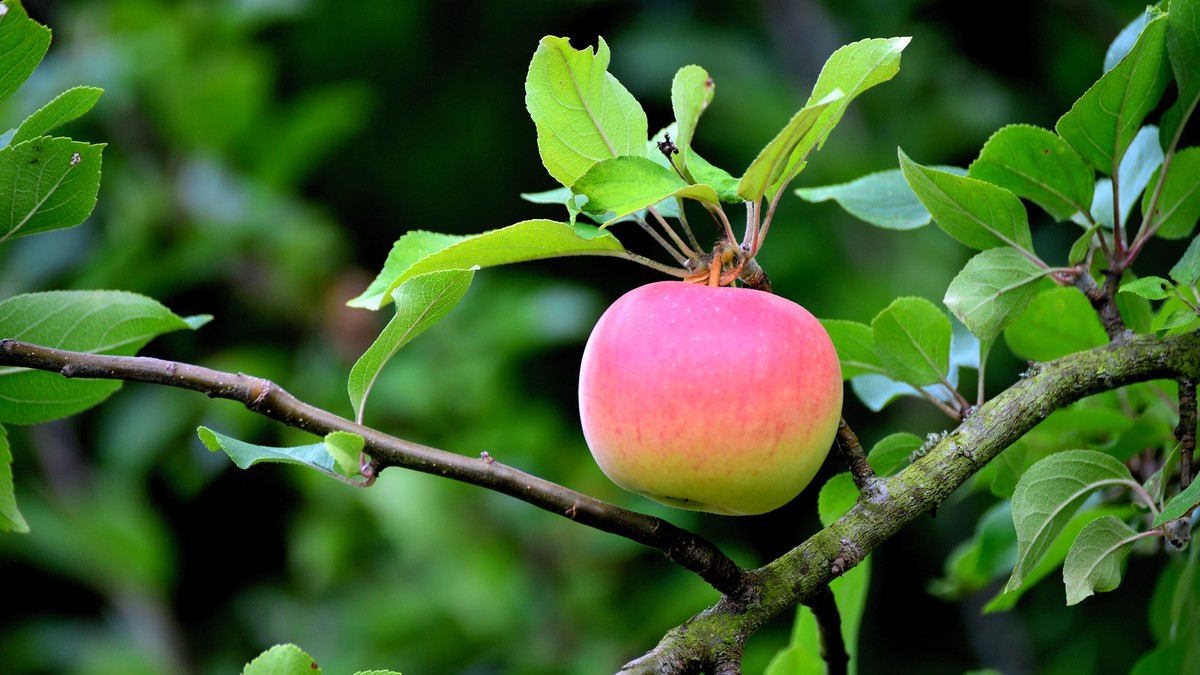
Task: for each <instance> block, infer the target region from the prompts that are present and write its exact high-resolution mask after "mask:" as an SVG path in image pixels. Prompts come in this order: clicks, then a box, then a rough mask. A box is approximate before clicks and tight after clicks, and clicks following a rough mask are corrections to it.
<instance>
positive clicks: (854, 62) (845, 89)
mask: <svg viewBox="0 0 1200 675" xmlns="http://www.w3.org/2000/svg"><path fill="white" fill-rule="evenodd" d="M911 41H912V38H911V37H893V38H871V39H867V40H859V41H858V42H853V43H851V44H848V45H845V46H843V47H840V48H838V50H837V51H835V52H834V53H833V54H831V55H830V56H829V58H828V59H826V61H825V65H823V66H821V74H820V75H818V76H817V82H816V84H814V85H813V90H812V93H811V94H810V95H809V97H808V105H812V104H814V103H816V102H818V101H822V100H825V99H826V98H828V97H829V96H830V95H831V94H833V93H834V92H836V91H840V92H842V93H843V94H845V95H844V96H842V97H841V98H839V99H837V100H836V101H834V102H833V103H832V104H831V105H830V106H829V107H828V108H827V109H826V110H825V113H824V114H822V115H821V118H820V120H818V122H817V125H816V127H815V129H814V133H812V134H809V135H807V136H806V137H805V138H804V139H803V140H802V141H801V142H800V143H799V144H798V145H797V146H796V148H795V149H794V150H793V151H792V153H791V159H790V160H789V162H788V165H787V169H786V171H785V172H784V173H783V174H782V175H783V176H786V175H788V174H789V173H792V171H793V169H794V167H796V166H797V165H799V164H800V162H802V161H804V158H805V157H807V156H808V155H809V153H810V152H811V151H812V149H813V148H814V147H815V148H817V149H818V150H819V149H820V148H821V146H823V145H824V144H825V139H826V138H828V137H829V134H830V133H831V132H832V131H833V128H834V127H835V126H837V123H838V122H840V121H841V119H842V115H844V114H845V112H846V106H848V105H850V102H851V101H853V100H854V99H855V98H857V97H858V96H859V94H862V93H863V92H864V91H866V90H868V89H870V88H871V87H874V86H875V85H877V84H882V83H884V82H887V81H888V80H890V79H892V78H893V77H895V75H896V73H898V72H899V71H900V52H902V51H904V48H905V47H907V46H908V43H909V42H911ZM783 187H784V186H783V185H781V184H778V183H774V184H772V186H771V188H770V190H769V192H770V193H771V194H774V193H776V192H778V191H779V190H781V189H783Z"/></svg>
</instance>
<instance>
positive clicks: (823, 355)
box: [579, 281, 842, 515]
mask: <svg viewBox="0 0 1200 675" xmlns="http://www.w3.org/2000/svg"><path fill="white" fill-rule="evenodd" d="M841 410H842V374H841V367H840V366H839V365H838V357H837V353H836V351H834V347H833V343H832V341H831V340H830V339H829V334H828V333H826V332H825V329H824V327H822V326H821V324H820V323H819V322H818V321H817V320H816V319H815V318H813V316H812V314H810V313H809V312H808V311H807V310H805V309H804V308H803V307H801V306H800V305H798V304H796V303H794V302H792V301H790V300H787V299H785V298H781V297H779V296H777V295H772V294H770V293H766V292H763V291H758V290H753V289H749V288H733V287H710V286H704V285H700V284H694V283H685V282H681V281H662V282H657V283H651V284H648V285H646V286H641V287H639V288H636V289H634V290H632V291H630V292H628V293H626V294H625V295H624V296H622V297H621V298H619V299H618V300H617V301H616V302H615V303H613V305H612V306H611V307H609V308H608V310H607V311H605V312H604V314H603V316H601V317H600V320H599V322H597V324H596V327H595V328H594V329H593V330H592V334H591V336H590V337H589V338H588V341H587V346H586V347H585V348H584V352H583V362H582V365H581V368H580V374H579V414H580V419H581V422H582V426H583V435H584V438H585V439H586V440H587V444H588V447H589V448H590V449H591V451H592V456H593V457H595V459H596V463H597V464H599V466H600V469H601V470H602V471H603V472H604V473H605V474H606V475H607V476H608V477H609V478H610V479H612V481H613V482H614V483H616V484H617V485H620V486H621V487H623V488H625V489H627V490H630V491H632V492H636V493H639V494H642V495H645V496H646V497H649V498H650V499H653V500H655V501H658V502H661V503H663V504H668V505H670V506H675V507H679V508H683V509H691V510H696V511H708V512H712V513H720V514H727V515H751V514H758V513H766V512H767V511H771V510H774V509H776V508H779V507H780V506H783V505H784V504H786V503H788V502H789V501H791V500H792V499H793V498H794V497H795V496H796V495H798V494H800V491H801V490H803V489H804V488H805V486H807V485H808V483H809V482H810V481H811V480H812V478H813V475H814V474H816V472H817V470H818V469H819V468H820V467H821V463H822V462H823V461H824V460H825V456H826V455H827V454H828V452H829V449H830V447H831V446H832V444H833V439H834V436H835V434H836V433H837V428H838V421H839V420H840V418H841Z"/></svg>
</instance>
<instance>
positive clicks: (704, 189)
mask: <svg viewBox="0 0 1200 675" xmlns="http://www.w3.org/2000/svg"><path fill="white" fill-rule="evenodd" d="M571 190H572V191H573V192H576V193H579V194H582V195H585V196H586V197H587V199H588V201H587V204H586V205H585V206H584V210H586V211H589V212H592V213H597V212H607V213H610V214H612V217H611V218H610V220H609V221H608V222H612V221H615V220H617V219H618V218H621V217H623V216H627V215H629V214H631V213H634V212H636V211H640V210H642V209H644V208H647V207H649V206H653V205H655V204H657V203H659V202H661V201H662V200H664V199H667V198H668V197H673V196H678V197H686V198H690V199H697V200H699V201H702V202H705V203H707V204H710V205H712V206H720V200H719V199H718V198H717V193H716V192H715V191H714V190H713V189H712V188H711V187H709V186H707V185H688V184H687V183H685V182H684V181H683V179H682V178H680V177H679V176H678V175H676V173H675V172H674V171H673V170H672V169H668V168H666V167H663V166H660V165H659V164H656V163H655V162H653V161H651V160H649V159H646V158H645V157H614V158H612V159H606V160H604V161H602V162H597V163H596V164H594V165H593V166H592V168H590V169H588V171H587V173H585V174H584V175H583V176H582V177H580V179H579V180H577V181H575V184H574V185H572V186H571Z"/></svg>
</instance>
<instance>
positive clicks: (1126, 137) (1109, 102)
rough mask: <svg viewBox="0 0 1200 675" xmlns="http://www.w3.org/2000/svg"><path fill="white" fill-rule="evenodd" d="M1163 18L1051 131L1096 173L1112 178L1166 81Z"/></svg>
mask: <svg viewBox="0 0 1200 675" xmlns="http://www.w3.org/2000/svg"><path fill="white" fill-rule="evenodd" d="M1166 25H1167V22H1166V17H1165V16H1164V15H1161V14H1160V15H1158V16H1157V17H1155V18H1154V19H1153V20H1151V21H1150V22H1149V23H1147V24H1146V27H1145V28H1144V29H1143V30H1142V33H1141V36H1140V37H1138V40H1137V42H1136V44H1134V46H1133V49H1131V50H1130V51H1129V54H1128V55H1126V56H1125V58H1124V59H1122V60H1121V62H1120V63H1118V64H1117V65H1116V66H1115V67H1114V68H1113V69H1112V70H1110V71H1108V72H1107V73H1105V74H1104V75H1103V76H1102V77H1101V78H1100V79H1099V80H1098V81H1097V82H1096V83H1095V84H1094V85H1092V86H1091V88H1089V89H1088V90H1087V91H1086V92H1084V94H1083V96H1081V97H1080V98H1079V100H1078V101H1076V102H1075V104H1074V105H1073V106H1071V109H1070V110H1069V111H1067V113H1066V114H1064V115H1063V116H1062V117H1060V118H1059V120H1058V122H1057V123H1056V124H1055V126H1054V129H1055V131H1057V132H1058V135H1059V136H1062V137H1063V139H1064V140H1065V141H1066V142H1067V143H1070V144H1071V147H1072V148H1074V149H1075V151H1076V152H1078V153H1079V154H1080V155H1081V156H1083V158H1084V159H1086V160H1087V161H1088V162H1089V163H1090V164H1091V165H1092V166H1093V167H1094V168H1096V169H1098V170H1100V171H1103V172H1104V173H1108V174H1111V173H1112V172H1113V171H1114V170H1115V168H1116V166H1117V164H1118V163H1119V162H1118V160H1119V159H1120V158H1121V157H1122V156H1123V155H1124V154H1125V149H1126V148H1128V147H1129V144H1130V142H1132V141H1133V137H1134V134H1136V133H1137V130H1138V127H1140V126H1141V125H1142V120H1143V119H1145V117H1146V115H1147V113H1149V112H1150V111H1151V110H1153V109H1154V107H1155V106H1156V105H1157V104H1158V100H1159V98H1160V97H1161V96H1162V93H1163V90H1164V89H1166V86H1167V82H1168V75H1167V59H1166V58H1164V57H1165V49H1164V40H1165V35H1166Z"/></svg>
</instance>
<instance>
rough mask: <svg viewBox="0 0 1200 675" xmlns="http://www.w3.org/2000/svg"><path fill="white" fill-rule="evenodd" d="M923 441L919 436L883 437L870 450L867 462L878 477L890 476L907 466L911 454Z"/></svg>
mask: <svg viewBox="0 0 1200 675" xmlns="http://www.w3.org/2000/svg"><path fill="white" fill-rule="evenodd" d="M923 443H924V441H922V440H921V438H920V437H919V436H916V435H914V434H909V433H904V432H901V433H895V434H891V435H889V436H885V437H883V438H882V439H880V440H879V442H878V443H876V444H875V446H874V447H872V448H871V452H870V453H869V454H868V455H867V461H868V462H870V464H871V468H872V469H874V470H875V473H877V474H879V475H880V476H891V475H892V474H895V473H898V472H899V471H900V470H901V469H903V468H904V467H906V466H908V464H909V460H910V459H911V458H912V454H913V453H914V452H916V451H917V449H918V448H920V447H921V445H922V444H923Z"/></svg>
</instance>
